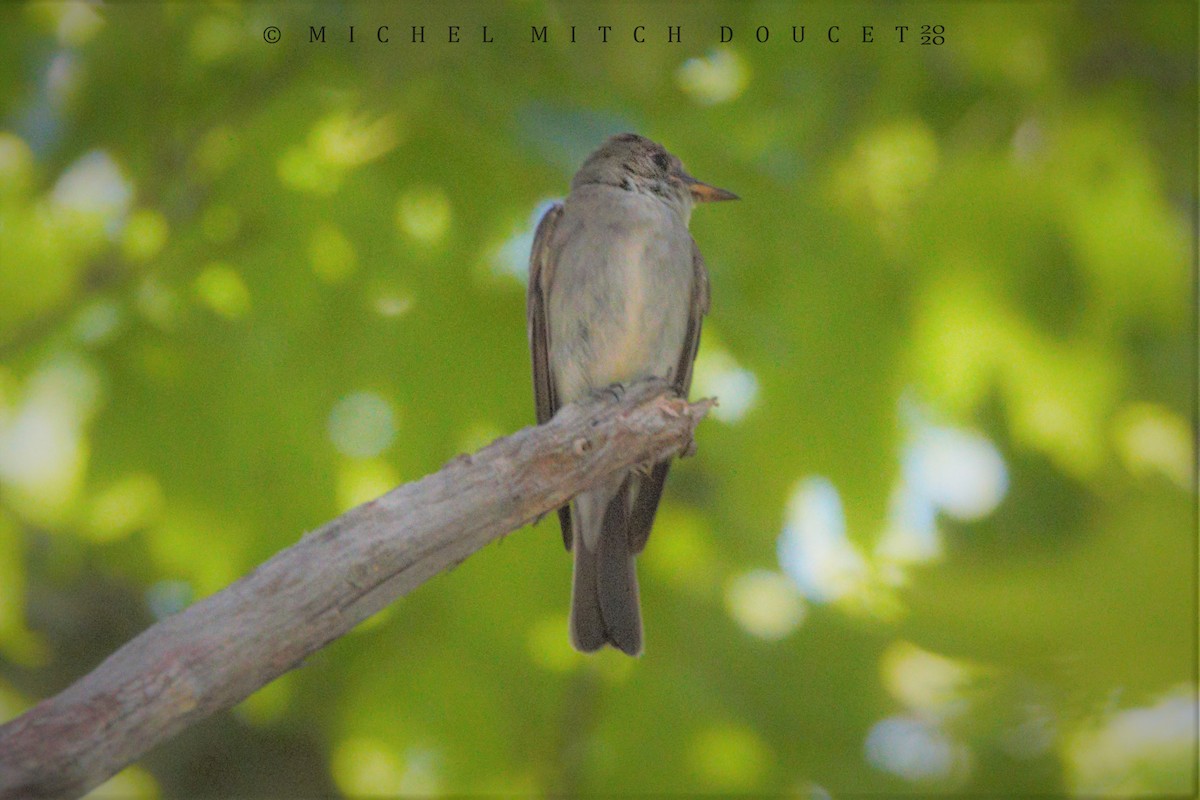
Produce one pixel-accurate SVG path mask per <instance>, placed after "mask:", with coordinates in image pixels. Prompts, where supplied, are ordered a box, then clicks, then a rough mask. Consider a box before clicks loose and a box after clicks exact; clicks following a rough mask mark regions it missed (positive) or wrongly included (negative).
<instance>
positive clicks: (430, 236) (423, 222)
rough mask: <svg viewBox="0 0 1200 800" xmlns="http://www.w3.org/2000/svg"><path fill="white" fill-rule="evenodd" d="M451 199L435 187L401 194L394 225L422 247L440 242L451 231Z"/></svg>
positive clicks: (418, 188)
mask: <svg viewBox="0 0 1200 800" xmlns="http://www.w3.org/2000/svg"><path fill="white" fill-rule="evenodd" d="M452 216H453V213H452V211H451V208H450V198H448V197H447V196H446V193H445V192H443V191H442V190H441V189H439V188H437V187H415V188H412V189H409V190H408V191H406V192H405V193H404V194H402V195H400V200H399V202H398V203H397V205H396V224H397V225H398V226H399V227H400V230H401V231H402V232H403V233H404V234H405V235H406V236H407V237H408V238H409V239H412V240H414V241H416V242H419V243H421V244H425V245H433V244H437V243H438V242H440V241H441V240H442V239H443V238H444V237H445V236H446V233H447V231H449V230H450V221H451V218H452Z"/></svg>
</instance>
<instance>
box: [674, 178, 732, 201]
mask: <svg viewBox="0 0 1200 800" xmlns="http://www.w3.org/2000/svg"><path fill="white" fill-rule="evenodd" d="M684 180H685V181H687V186H688V189H689V190H690V191H691V193H692V198H693V199H694V200H695V201H696V202H697V203H715V202H716V201H717V200H740V199H741V198H740V197H738V196H737V195H736V194H734V193H733V192H731V191H729V190H728V189H718V188H717V187H716V186H713V185H712V184H710V183H705V182H704V181H698V180H696V179H695V178H693V177H692V176H691V175H688V176H686V177H685V178H684Z"/></svg>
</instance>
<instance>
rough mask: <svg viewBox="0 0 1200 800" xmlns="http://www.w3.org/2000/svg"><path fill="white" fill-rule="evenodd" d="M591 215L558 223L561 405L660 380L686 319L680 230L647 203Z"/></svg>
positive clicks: (687, 287)
mask: <svg viewBox="0 0 1200 800" xmlns="http://www.w3.org/2000/svg"><path fill="white" fill-rule="evenodd" d="M625 194H628V193H625ZM650 202H653V201H650ZM593 210H596V209H593ZM596 211H597V213H594V214H593V215H591V216H590V217H588V218H586V219H579V220H577V221H576V224H575V225H572V226H571V227H569V228H568V229H567V231H566V236H565V237H564V240H563V241H562V248H563V249H562V252H561V257H560V261H559V263H558V267H557V269H558V271H557V274H556V276H555V280H554V287H553V289H552V291H551V297H550V314H549V317H550V320H549V322H550V328H551V331H550V334H551V336H550V338H551V362H552V368H553V370H554V373H555V375H556V381H557V382H558V384H559V385H558V389H559V394H560V397H561V398H562V399H563V401H565V402H569V401H571V400H574V399H577V398H579V397H581V396H583V395H584V394H587V393H588V392H591V391H594V390H596V389H600V388H603V387H604V386H607V385H609V384H612V383H628V382H630V381H633V380H636V379H638V378H644V377H649V376H651V375H656V376H659V377H667V376H668V374H669V373H670V372H671V370H672V369H673V368H674V367H675V365H676V364H677V363H678V359H679V355H680V352H681V350H682V348H683V341H684V338H685V335H686V331H687V325H688V314H689V310H690V306H691V288H692V287H691V283H692V279H693V278H692V263H691V238H690V236H689V235H688V233H687V228H686V227H685V226H684V225H683V224H682V222H681V221H680V220H679V219H678V218H677V217H675V216H674V215H673V214H671V213H670V211H669V209H665V208H664V209H662V210H661V211H659V209H656V208H655V207H654V206H653V205H650V206H649V207H648V208H646V207H634V208H632V209H631V208H628V207H626V208H622V207H621V206H616V207H615V208H611V207H610V208H604V209H599V210H596Z"/></svg>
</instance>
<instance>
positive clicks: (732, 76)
mask: <svg viewBox="0 0 1200 800" xmlns="http://www.w3.org/2000/svg"><path fill="white" fill-rule="evenodd" d="M675 81H676V83H678V84H679V88H680V89H682V90H683V93H684V94H686V95H687V96H688V97H690V98H691V99H692V100H693V101H694V102H696V103H697V104H699V105H702V106H714V105H718V104H719V103H728V102H729V101H731V100H736V99H737V98H738V97H740V96H741V94H742V92H744V91H745V90H746V87H747V86H748V85H749V84H750V67H749V65H748V64H747V63H746V62H745V61H744V60H742V58H741V56H739V55H738V54H737V52H736V51H735V50H733V49H731V48H728V47H721V48H717V49H715V50H713V51H712V52H710V53H709V54H708V55H707V56H704V57H703V58H689V59H688V60H687V61H684V62H683V63H682V64H681V65H680V66H679V69H678V70H676V72H675Z"/></svg>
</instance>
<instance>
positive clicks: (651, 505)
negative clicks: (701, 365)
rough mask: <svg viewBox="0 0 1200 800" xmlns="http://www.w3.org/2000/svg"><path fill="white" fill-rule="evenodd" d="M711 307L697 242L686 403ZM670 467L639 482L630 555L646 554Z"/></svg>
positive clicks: (682, 391) (679, 371)
mask: <svg viewBox="0 0 1200 800" xmlns="http://www.w3.org/2000/svg"><path fill="white" fill-rule="evenodd" d="M708 304H709V295H708V270H707V269H706V268H705V266H704V256H702V255H700V248H699V247H697V246H696V242H695V240H692V305H691V310H690V311H689V313H688V327H687V336H686V337H685V338H684V340H683V349H682V350H681V351H680V353H679V363H678V364H676V365H675V377H674V381H673V384H674V386H675V391H677V392H679V396H680V397H683V398H684V399H686V398H687V396H688V391H689V390H690V389H691V387H692V365H693V364H694V363H695V362H696V350H697V349H698V348H699V347H700V327H701V325H702V324H703V322H704V315H705V314H707V313H708ZM670 466H671V462H670V461H660V462H659V463H657V464H655V465H654V467H653V468H652V469H651V470H650V474H649V475H648V476H646V477H644V478H642V479H641V481H640V482H639V486H638V490H637V497H636V498H635V499H634V501H633V509H632V511H631V512H630V515H629V534H628V536H629V549H630V552H633V553H640V552H642V549H643V548H644V547H645V546H646V540H647V539H649V538H650V528H651V527H652V526H653V525H654V513H655V512H656V511H657V510H658V501H659V499H660V498H661V497H662V490H663V484H664V483H666V480H667V470H668V469H670Z"/></svg>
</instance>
